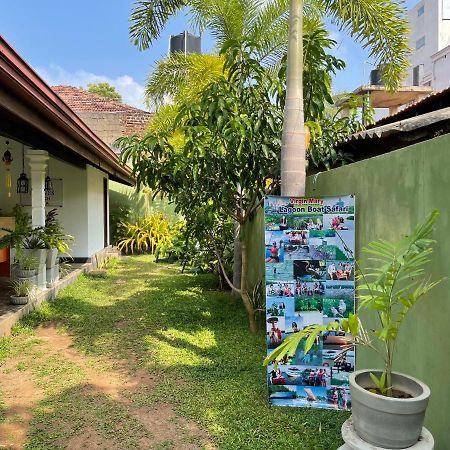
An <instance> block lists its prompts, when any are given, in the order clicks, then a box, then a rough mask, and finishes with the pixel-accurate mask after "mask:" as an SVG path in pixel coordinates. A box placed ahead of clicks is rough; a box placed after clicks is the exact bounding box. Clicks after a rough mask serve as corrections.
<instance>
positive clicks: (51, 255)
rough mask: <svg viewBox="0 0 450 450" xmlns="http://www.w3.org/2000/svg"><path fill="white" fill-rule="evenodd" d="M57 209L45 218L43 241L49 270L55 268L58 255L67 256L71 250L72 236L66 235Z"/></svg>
mask: <svg viewBox="0 0 450 450" xmlns="http://www.w3.org/2000/svg"><path fill="white" fill-rule="evenodd" d="M56 216H57V212H56V209H52V210H51V211H49V212H48V213H47V215H46V218H45V227H44V230H43V239H44V242H45V248H46V249H47V257H46V265H47V269H49V268H51V267H54V266H55V265H56V263H57V260H58V253H62V254H67V253H68V251H69V250H70V247H69V244H68V241H71V240H72V239H73V237H72V236H69V235H66V234H65V233H64V230H63V228H62V226H61V224H60V223H59V221H58V219H57V217H56Z"/></svg>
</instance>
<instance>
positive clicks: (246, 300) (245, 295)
mask: <svg viewBox="0 0 450 450" xmlns="http://www.w3.org/2000/svg"><path fill="white" fill-rule="evenodd" d="M241 256H242V265H241V268H242V270H241V292H242V293H241V295H242V301H243V303H244V306H245V309H246V310H247V314H248V322H249V329H250V332H251V333H256V331H257V327H256V319H255V311H254V309H253V305H252V302H251V301H250V296H249V295H248V292H247V273H248V262H247V243H246V242H245V241H241Z"/></svg>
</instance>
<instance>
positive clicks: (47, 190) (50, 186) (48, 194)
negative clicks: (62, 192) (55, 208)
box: [44, 175, 55, 204]
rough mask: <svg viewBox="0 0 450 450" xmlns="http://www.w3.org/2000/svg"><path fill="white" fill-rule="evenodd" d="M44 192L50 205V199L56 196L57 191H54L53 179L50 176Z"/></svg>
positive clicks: (46, 179)
mask: <svg viewBox="0 0 450 450" xmlns="http://www.w3.org/2000/svg"><path fill="white" fill-rule="evenodd" d="M44 192H45V203H46V204H48V203H49V201H50V197H51V196H52V195H55V191H54V190H53V183H52V179H51V178H50V176H49V175H47V176H46V177H45V185H44Z"/></svg>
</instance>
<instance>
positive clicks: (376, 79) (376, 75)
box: [370, 69, 383, 86]
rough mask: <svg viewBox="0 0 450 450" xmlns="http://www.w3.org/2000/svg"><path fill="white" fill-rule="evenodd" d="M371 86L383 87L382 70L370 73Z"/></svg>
mask: <svg viewBox="0 0 450 450" xmlns="http://www.w3.org/2000/svg"><path fill="white" fill-rule="evenodd" d="M370 84H371V85H372V86H383V82H382V81H381V73H380V69H374V70H371V71H370Z"/></svg>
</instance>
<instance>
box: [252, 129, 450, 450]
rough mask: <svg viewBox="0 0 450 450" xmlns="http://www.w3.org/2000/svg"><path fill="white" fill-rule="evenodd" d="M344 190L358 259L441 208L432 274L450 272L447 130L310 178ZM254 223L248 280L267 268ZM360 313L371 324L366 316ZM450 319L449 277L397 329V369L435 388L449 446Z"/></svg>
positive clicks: (319, 187) (431, 422)
mask: <svg viewBox="0 0 450 450" xmlns="http://www.w3.org/2000/svg"><path fill="white" fill-rule="evenodd" d="M361 145H364V143H361ZM345 194H356V216H357V233H356V243H357V257H358V258H361V256H362V255H361V248H362V247H363V246H365V245H366V244H367V243H368V242H370V241H372V240H375V239H378V238H385V239H390V240H394V239H398V238H399V237H401V236H402V235H404V234H406V233H409V232H410V231H411V229H412V228H414V226H415V225H417V224H418V223H419V222H421V221H422V220H423V219H424V217H425V216H426V215H427V214H428V213H429V212H430V211H432V210H433V209H438V210H439V211H440V212H441V217H440V218H439V220H438V223H437V225H436V232H435V239H436V240H437V245H436V248H435V253H434V255H433V262H432V264H431V265H430V266H429V270H430V274H431V275H432V276H433V278H434V279H437V278H441V277H444V276H450V239H449V237H450V135H444V136H441V137H438V138H435V139H432V140H429V141H426V142H423V143H420V144H417V145H414V146H411V147H407V148H404V149H401V150H397V151H394V152H391V153H387V154H385V155H381V156H378V157H375V158H371V159H367V160H364V161H360V162H356V163H353V164H350V165H348V166H344V167H341V168H338V169H334V170H331V171H329V172H324V173H320V174H319V175H317V176H313V177H308V182H307V195H308V196H322V195H323V196H326V195H345ZM251 227H252V232H251V233H250V232H249V234H250V235H251V236H253V239H252V244H251V254H252V256H253V258H254V259H252V260H251V261H252V264H251V270H252V274H251V279H252V280H257V279H258V278H261V276H262V275H263V273H264V264H263V256H261V255H263V253H262V252H263V240H262V218H261V217H260V218H259V222H257V221H255V222H254V223H253V224H252V225H251ZM257 227H259V230H258V229H257ZM256 258H257V259H256ZM363 320H364V322H365V323H367V324H368V325H369V326H370V319H369V318H367V317H365V316H363ZM449 321H450V282H445V283H443V284H441V285H440V286H439V287H438V288H436V289H435V290H434V291H432V293H430V295H429V296H428V298H426V299H423V300H422V302H421V303H419V304H418V305H416V306H415V308H414V309H413V310H412V312H411V316H410V317H408V318H407V320H406V321H405V323H404V325H403V328H402V329H401V330H400V335H399V342H398V346H397V353H396V360H395V361H394V365H395V368H396V370H399V371H402V372H405V373H407V374H410V375H412V376H415V377H417V378H420V379H421V380H423V381H424V382H425V383H427V384H428V386H429V387H430V388H431V399H430V404H429V407H428V411H427V417H426V426H427V428H429V430H430V431H431V432H432V433H433V435H434V437H435V440H436V447H435V448H436V449H450V381H449V380H450V338H449V335H448V334H447V332H448V331H449V329H450V327H449ZM376 365H377V359H376V358H375V357H374V355H373V353H372V352H370V351H369V350H367V349H359V350H358V354H357V366H358V368H371V367H374V366H376Z"/></svg>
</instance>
